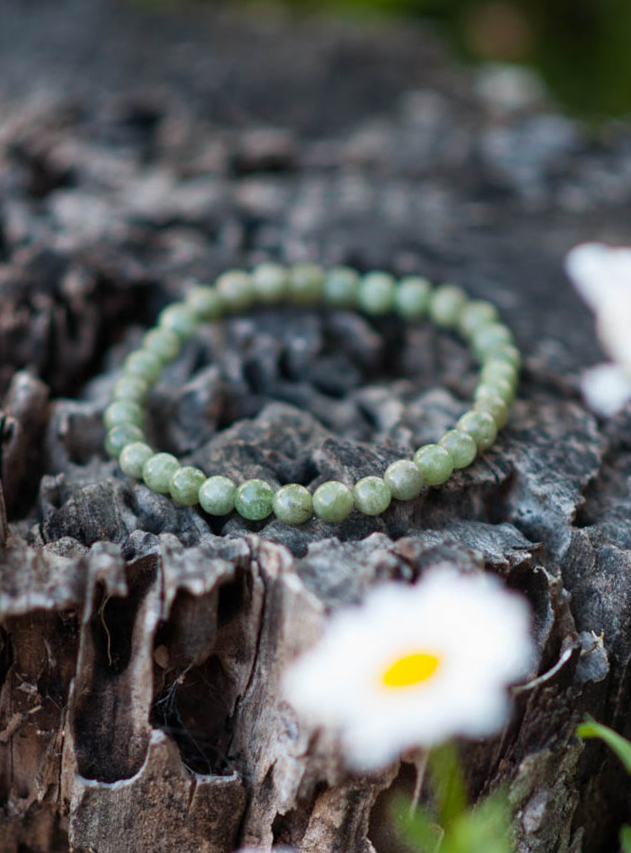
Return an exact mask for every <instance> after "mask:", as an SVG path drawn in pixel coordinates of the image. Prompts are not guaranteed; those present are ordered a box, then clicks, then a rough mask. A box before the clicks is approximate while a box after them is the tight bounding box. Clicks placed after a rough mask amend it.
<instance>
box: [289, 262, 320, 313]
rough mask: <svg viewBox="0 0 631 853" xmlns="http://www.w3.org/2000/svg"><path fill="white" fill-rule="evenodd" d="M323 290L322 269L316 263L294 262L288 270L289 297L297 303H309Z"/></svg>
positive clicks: (318, 297)
mask: <svg viewBox="0 0 631 853" xmlns="http://www.w3.org/2000/svg"><path fill="white" fill-rule="evenodd" d="M323 292H324V271H323V270H322V267H319V266H318V265H317V264H309V263H304V264H296V265H295V266H293V267H292V268H291V270H290V272H289V298H290V299H291V301H292V302H295V303H296V304H297V305H311V304H313V303H314V302H317V301H318V300H319V299H320V298H321V297H322V294H323Z"/></svg>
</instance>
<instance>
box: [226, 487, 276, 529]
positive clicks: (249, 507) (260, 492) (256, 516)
mask: <svg viewBox="0 0 631 853" xmlns="http://www.w3.org/2000/svg"><path fill="white" fill-rule="evenodd" d="M273 500H274V489H272V487H271V486H270V485H269V483H266V482H265V480H245V481H244V482H243V483H241V485H240V486H239V487H238V488H237V491H236V493H235V496H234V506H235V509H236V511H237V512H238V513H239V515H240V516H242V517H243V518H247V519H248V521H261V520H262V519H263V518H267V516H268V515H270V514H271V512H272V502H273Z"/></svg>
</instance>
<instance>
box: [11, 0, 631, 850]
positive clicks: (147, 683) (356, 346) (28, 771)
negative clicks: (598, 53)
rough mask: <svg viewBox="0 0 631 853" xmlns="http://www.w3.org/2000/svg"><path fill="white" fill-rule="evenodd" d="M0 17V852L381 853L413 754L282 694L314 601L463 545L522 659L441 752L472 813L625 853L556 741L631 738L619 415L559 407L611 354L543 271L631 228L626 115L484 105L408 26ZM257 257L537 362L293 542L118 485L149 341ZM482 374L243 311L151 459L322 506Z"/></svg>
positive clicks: (604, 779)
mask: <svg viewBox="0 0 631 853" xmlns="http://www.w3.org/2000/svg"><path fill="white" fill-rule="evenodd" d="M1 12H2V26H1V28H0V76H1V78H2V80H3V84H4V86H3V88H4V93H3V94H2V96H1V100H0V111H1V114H2V125H1V128H0V164H1V165H0V176H1V180H2V208H1V220H0V365H1V367H0V390H1V393H2V418H1V421H0V423H1V437H2V445H1V446H2V457H1V466H2V467H1V474H2V484H3V494H4V501H5V503H6V513H5V512H4V510H3V512H2V514H1V515H0V534H1V539H2V550H1V552H0V625H1V630H0V686H1V692H0V807H1V808H0V849H1V850H2V851H3V853H61V851H69V850H74V851H83V853H87V851H98V853H129V851H132V853H167V851H169V853H171V851H173V850H178V851H180V853H193V852H194V853H230V851H232V850H234V849H235V848H236V847H238V846H240V845H253V846H257V847H261V848H262V849H270V847H271V846H272V845H274V844H276V845H281V844H285V845H290V846H293V847H295V848H297V849H298V850H300V851H303V853H333V851H335V853H369V851H373V850H376V851H377V853H400V851H402V849H403V848H402V847H401V845H400V843H399V842H398V841H397V839H396V837H395V836H394V834H393V832H392V829H391V827H390V825H389V823H388V820H387V818H386V815H387V811H388V808H389V803H390V801H391V797H392V794H393V792H396V791H409V790H410V789H411V786H412V785H413V781H414V780H413V767H412V766H411V765H410V764H406V763H405V762H403V763H401V764H400V765H399V766H396V767H393V768H391V769H390V770H389V771H388V772H385V773H383V774H378V775H371V776H362V777H358V776H355V775H350V774H348V773H347V772H346V771H345V770H344V768H343V766H342V764H341V762H340V760H339V756H338V755H337V753H336V749H335V744H334V743H332V742H330V741H329V740H327V739H326V738H325V737H323V736H319V737H317V738H315V739H313V738H309V736H308V733H305V732H304V731H302V730H301V729H300V728H299V727H298V725H297V721H296V719H295V717H294V715H293V712H292V710H291V708H290V707H288V706H287V705H286V704H285V703H284V702H283V700H282V696H281V695H280V694H279V691H278V682H279V675H280V673H281V672H282V670H283V667H284V666H285V665H286V664H287V662H288V661H290V660H291V659H292V658H294V657H295V656H296V655H297V654H298V653H299V652H300V651H301V650H302V649H305V648H307V647H308V646H310V645H311V644H312V643H313V642H314V640H315V639H316V638H317V636H318V635H319V633H320V632H321V630H322V627H323V624H324V622H325V620H326V618H327V615H328V614H329V613H331V612H332V611H334V610H335V609H336V608H338V607H340V606H342V605H344V604H347V603H350V602H356V601H359V600H360V599H361V598H362V596H363V595H364V594H365V592H366V590H367V589H368V588H369V587H371V586H372V585H374V584H376V583H381V582H384V581H389V580H396V581H400V582H411V581H413V580H414V579H415V578H417V577H418V576H419V575H420V574H421V573H422V572H424V571H425V570H426V569H427V568H428V567H430V566H432V565H433V564H435V563H438V562H441V561H444V560H445V559H448V560H451V561H453V562H455V563H456V564H457V565H459V566H461V567H463V568H469V569H472V570H481V569H483V568H484V567H486V569H487V570H489V571H492V572H496V573H498V574H500V575H501V576H502V577H503V578H505V580H506V582H507V583H508V585H510V586H511V587H514V588H515V589H518V590H520V591H521V592H522V593H523V594H525V595H526V596H527V597H528V599H529V600H530V602H531V604H532V607H533V613H534V628H535V636H536V641H537V647H538V650H539V666H538V670H537V672H533V673H532V678H531V679H530V680H529V682H528V683H527V684H526V685H524V686H523V687H521V688H519V690H518V691H517V693H516V707H515V712H514V715H513V719H512V721H511V723H510V725H509V726H508V727H507V728H506V729H505V731H503V732H502V734H501V736H498V737H497V738H495V739H493V740H491V741H485V742H483V743H475V744H471V743H469V744H465V745H464V746H463V750H464V751H463V754H464V757H465V763H466V768H467V775H468V780H469V785H470V790H471V795H472V797H474V798H475V797H477V796H480V795H482V794H484V793H485V792H488V790H490V789H491V788H492V787H494V786H495V785H497V784H499V783H506V784H508V785H510V792H511V793H510V796H511V802H512V805H513V806H514V808H515V814H516V827H517V833H518V845H519V851H520V853H552V851H555V853H605V851H613V850H614V849H615V837H616V832H617V828H618V826H619V825H620V823H621V821H622V820H624V819H626V818H628V811H629V809H628V786H627V782H626V781H625V777H624V775H623V774H622V772H621V771H620V770H619V768H618V766H617V764H616V762H615V759H612V758H611V757H610V756H609V755H608V754H607V753H606V751H605V750H604V749H603V748H601V747H599V746H598V745H596V744H590V745H589V746H587V747H585V746H584V745H583V744H582V743H580V742H579V741H577V739H576V738H575V736H574V731H575V726H576V724H577V722H578V721H580V720H581V719H582V717H583V715H584V714H585V712H589V713H591V714H592V715H593V716H595V717H596V718H598V719H599V720H600V721H602V722H605V723H607V724H610V725H613V726H614V727H616V728H617V729H618V730H619V731H621V732H623V733H625V732H626V733H627V734H628V733H629V729H630V722H631V717H630V715H629V713H628V705H629V694H630V680H629V660H630V657H631V620H630V619H629V603H630V597H631V592H630V590H631V584H630V580H631V497H630V494H629V476H630V474H631V441H630V439H629V435H630V432H629V426H630V418H629V413H628V412H627V413H626V414H623V415H621V416H619V417H618V418H617V419H615V420H613V421H611V422H608V423H602V422H598V421H597V420H596V419H595V418H594V417H593V416H592V415H591V414H590V413H589V412H588V411H586V409H585V408H584V407H583V405H582V403H581V400H580V395H579V392H578V377H579V373H580V369H581V368H582V367H584V366H586V365H587V364H589V363H592V362H594V361H595V360H596V359H597V351H596V347H595V344H594V340H593V332H592V321H591V318H590V316H589V315H588V313H587V311H586V310H585V309H584V308H583V307H582V305H581V304H580V303H579V301H578V299H577V298H576V297H575V296H574V294H573V292H572V290H571V288H570V286H569V284H568V283H567V282H566V281H565V279H564V277H563V275H562V272H561V258H562V256H563V253H564V252H565V251H566V250H567V249H568V248H569V247H570V246H571V245H573V244H575V243H576V242H579V241H580V240H583V239H588V238H590V239H594V238H598V239H606V240H611V241H612V242H616V241H618V242H624V241H625V240H627V241H628V230H629V213H628V207H625V204H626V201H627V198H628V193H629V190H630V189H631V186H630V185H631V177H630V175H629V171H628V168H626V164H627V163H628V151H629V146H630V145H631V135H630V134H629V132H628V130H626V129H624V128H621V127H620V126H616V127H610V128H607V127H606V128H604V129H603V130H602V131H600V135H599V136H597V135H596V133H595V131H589V130H588V129H586V128H584V127H582V126H581V125H580V124H579V123H577V122H575V121H572V120H570V119H568V118H564V117H562V116H561V115H559V114H558V113H557V112H555V110H554V108H553V107H552V106H551V105H550V104H549V103H546V101H545V98H544V97H543V96H541V97H539V96H536V95H534V94H532V93H531V94H529V95H528V96H527V97H526V96H524V97H521V96H520V97H512V98H507V97H506V96H505V95H504V94H502V92H501V91H499V90H498V88H497V86H496V87H495V89H494V88H493V86H489V85H479V84H480V81H479V79H477V78H475V77H474V75H473V73H472V72H467V71H464V70H461V69H458V68H456V67H455V66H454V64H453V62H452V61H450V60H449V59H448V58H447V57H446V56H445V54H444V51H443V49H442V48H441V46H440V43H439V41H438V39H437V37H436V34H435V33H432V32H431V31H428V30H426V29H423V28H421V27H413V26H406V27H405V28H403V27H401V28H397V27H395V26H391V27H388V28H387V30H386V29H381V30H380V29H379V28H370V27H364V28H363V29H358V28H357V27H351V26H349V25H342V24H333V23H329V24H324V23H322V22H320V21H311V22H309V21H307V22H291V21H289V20H284V19H283V18H281V17H275V18H273V19H272V18H270V19H265V20H260V19H258V18H247V17H242V18H239V17H237V16H236V15H235V14H234V13H232V14H228V13H227V12H226V11H223V10H222V9H219V10H218V9H208V8H205V7H203V6H199V7H197V6H195V7H189V6H182V7H181V8H179V7H178V6H177V5H174V6H172V7H168V8H163V9H158V10H148V9H146V8H145V7H143V6H140V5H139V6H134V5H133V4H131V5H129V6H127V5H124V4H121V3H112V2H110V0H90V2H86V0H56V2H54V3H53V2H51V0H36V2H33V3H29V4H24V3H21V2H19V0H13V2H9V0H4V2H3V3H2V4H1ZM489 80H491V82H493V81H495V83H497V82H498V81H500V82H501V76H499V77H498V76H496V77H492V78H485V81H486V84H488V82H489ZM498 92H499V93H498ZM523 94H524V92H522V95H523ZM267 258H272V259H277V260H280V261H282V262H287V263H290V262H292V261H295V260H299V259H306V258H308V259H314V260H317V261H319V262H321V263H323V264H325V265H328V264H332V263H338V262H343V263H351V264H355V265H357V266H358V268H360V269H362V270H368V269H375V268H376V269H387V270H390V271H392V272H395V273H397V274H404V273H408V272H420V273H422V274H425V275H427V276H428V277H430V278H432V279H434V280H437V281H444V280H453V281H454V282H457V283H459V284H462V285H463V286H465V287H466V288H467V289H468V291H469V292H470V293H472V294H474V295H475V296H478V297H483V298H489V299H492V300H493V301H495V302H496V303H497V304H498V305H499V306H500V308H501V310H502V312H503V315H504V316H505V318H506V320H507V322H508V323H509V324H511V325H512V327H513V328H514V329H515V331H516V335H517V338H518V341H519V344H520V346H521V347H522V349H523V351H524V353H525V371H524V379H523V382H522V385H521V388H520V394H519V400H518V402H517V404H516V406H515V409H514V413H513V415H512V419H511V422H510V424H509V426H508V427H507V429H506V430H505V432H503V433H502V436H501V438H500V440H499V441H498V443H497V444H496V446H495V447H494V449H493V450H491V451H489V452H488V453H486V454H484V456H483V457H482V458H481V459H480V460H478V461H477V462H476V463H475V464H474V465H473V466H472V467H471V468H470V469H468V470H466V471H463V472H460V473H458V474H457V475H456V476H454V477H453V478H452V479H451V480H450V481H449V483H448V484H446V485H445V486H443V487H441V488H440V489H434V490H429V491H427V492H426V493H425V494H424V495H423V496H422V497H421V498H419V499H418V500H417V501H412V502H410V503H406V504H403V503H396V502H395V503H394V504H393V505H392V507H391V508H390V509H389V510H388V511H387V512H386V513H385V514H384V515H383V516H380V517H378V518H367V517H361V516H359V515H358V514H356V513H354V514H353V515H352V516H350V517H349V518H348V520H347V521H346V522H344V523H342V524H340V525H328V524H325V523H323V522H321V521H319V520H317V519H314V520H312V521H311V522H309V523H308V524H306V525H303V526H302V527H300V528H297V529H292V528H289V527H287V526H285V525H283V524H281V523H279V522H275V521H273V520H272V521H266V522H259V523H247V522H245V521H243V520H242V519H240V518H238V517H236V516H231V517H228V518H227V519H220V520H217V519H211V518H209V517H208V516H205V515H204V514H203V513H202V512H200V511H199V510H198V509H197V508H185V507H178V506H176V505H175V504H174V503H173V502H172V501H171V500H170V499H167V498H164V497H161V496H159V495H155V494H152V493H151V492H149V491H148V490H147V489H146V488H145V487H144V486H142V485H137V484H135V483H133V482H131V481H130V480H129V479H127V478H125V477H124V476H122V475H121V473H120V471H119V470H118V468H117V465H116V464H115V463H114V462H112V461H111V460H108V459H106V457H105V455H104V453H103V450H102V446H103V438H104V436H103V429H102V426H101V415H102V412H103V408H104V406H105V404H106V400H107V398H108V394H109V392H110V389H111V387H112V384H113V382H114V381H115V379H116V377H117V375H118V371H119V370H120V366H121V363H122V360H123V358H124V356H125V355H126V354H127V353H128V352H129V351H130V350H131V349H133V348H134V346H136V345H137V343H138V341H139V338H140V336H141V334H142V331H143V328H144V326H145V324H147V323H149V322H151V321H152V320H153V318H154V317H155V314H156V313H157V311H158V310H159V308H160V307H161V306H162V305H164V304H166V303H167V302H168V301H170V300H172V299H173V298H176V297H177V296H178V295H179V294H181V293H182V292H183V291H184V289H185V287H186V286H187V280H188V279H190V278H194V277H197V278H199V279H201V280H210V279H212V277H213V276H214V275H215V274H217V273H218V272H220V271H221V270H224V269H226V268H229V267H232V266H249V265H251V264H254V263H257V262H259V261H261V260H264V259H267ZM474 383H475V373H474V369H473V364H472V362H471V361H470V360H469V357H468V355H467V353H466V351H465V348H464V346H463V345H461V344H460V343H459V342H457V341H456V340H455V339H453V338H451V337H450V336H449V335H446V334H441V333H437V332H435V331H434V330H432V329H431V328H430V327H429V326H425V325H423V324H421V325H419V326H418V327H410V328H408V329H405V328H404V327H403V326H402V325H401V324H400V323H399V322H398V321H396V320H395V319H383V320H378V321H369V320H367V319H366V318H363V317H360V316H358V315H355V314H352V313H346V312H338V311H327V310H324V309H322V310H320V309H319V310H316V311H313V310H301V309H298V308H290V307H287V308H282V309H275V310H260V311H257V312H253V313H252V314H248V315H247V316H243V317H240V318H234V319H230V320H228V321H226V322H225V323H222V324H221V325H220V326H218V327H216V328H211V327H207V328H204V329H203V330H202V332H201V333H200V334H199V335H198V336H197V338H196V339H195V340H194V341H193V342H191V343H190V345H188V346H187V347H186V349H185V352H184V354H183V356H182V357H181V358H180V359H179V360H178V361H177V363H176V364H174V365H173V366H171V367H170V368H169V369H168V371H167V372H166V374H165V381H164V382H162V383H161V384H160V385H159V386H158V387H157V388H156V391H155V393H154V395H153V397H152V401H151V408H150V421H151V436H152V439H154V440H155V442H156V444H157V446H160V447H161V448H163V449H165V450H169V451H172V452H175V453H177V454H178V455H181V456H183V457H184V458H185V459H187V460H188V461H190V462H191V463H192V464H196V465H200V466H201V467H203V468H205V469H206V470H221V471H222V472H224V473H226V474H228V475H230V474H235V475H237V476H238V477H259V476H264V477H265V479H268V480H269V481H271V482H275V483H278V484H280V483H283V482H287V481H295V482H300V483H304V484H305V485H309V486H311V487H313V486H314V485H317V484H318V483H319V482H321V481H323V480H325V479H329V478H336V479H341V480H346V481H348V480H349V479H351V480H353V479H357V478H359V477H361V476H364V475H367V474H369V473H375V472H378V471H381V470H383V468H384V467H385V466H386V465H387V464H388V463H389V462H390V461H392V460H393V459H395V458H398V457H399V456H400V455H401V454H402V453H404V454H405V453H411V451H412V450H413V449H414V448H416V447H418V446H419V445H420V444H421V443H423V442H425V441H431V440H433V439H435V438H436V436H437V434H439V433H440V432H441V431H442V430H443V429H445V428H447V427H448V426H449V425H450V424H452V423H453V422H454V420H455V419H456V418H457V417H458V416H459V415H460V414H461V413H462V412H463V411H464V410H465V408H466V406H467V403H466V401H467V399H468V398H469V397H470V395H471V393H472V390H473V387H474ZM7 514H8V518H9V521H8V522H7V520H6V519H7Z"/></svg>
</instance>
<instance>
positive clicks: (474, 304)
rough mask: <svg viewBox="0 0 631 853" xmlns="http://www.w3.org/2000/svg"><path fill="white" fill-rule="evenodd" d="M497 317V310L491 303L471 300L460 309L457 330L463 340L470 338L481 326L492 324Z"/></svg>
mask: <svg viewBox="0 0 631 853" xmlns="http://www.w3.org/2000/svg"><path fill="white" fill-rule="evenodd" d="M498 317H499V315H498V313H497V308H496V307H495V305H493V303H492V302H485V301H484V300H483V299H472V300H471V302H468V303H467V304H466V305H465V306H464V308H463V309H462V312H461V314H460V318H459V320H458V330H459V331H460V334H461V335H462V336H463V337H464V338H470V337H471V336H472V335H473V334H475V332H476V331H477V330H478V329H479V328H480V327H481V326H486V325H488V324H489V323H494V322H495V321H496V320H497V319H498Z"/></svg>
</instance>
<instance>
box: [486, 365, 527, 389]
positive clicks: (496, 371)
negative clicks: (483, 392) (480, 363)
mask: <svg viewBox="0 0 631 853" xmlns="http://www.w3.org/2000/svg"><path fill="white" fill-rule="evenodd" d="M518 378H519V371H518V370H517V368H515V367H514V366H513V365H512V364H510V363H509V362H508V361H496V360H495V359H492V360H489V361H486V362H485V363H484V367H483V368H482V370H481V371H480V379H481V380H482V382H494V381H495V380H496V379H505V380H506V381H507V382H511V383H512V384H513V385H514V386H516V385H517V380H518Z"/></svg>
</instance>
